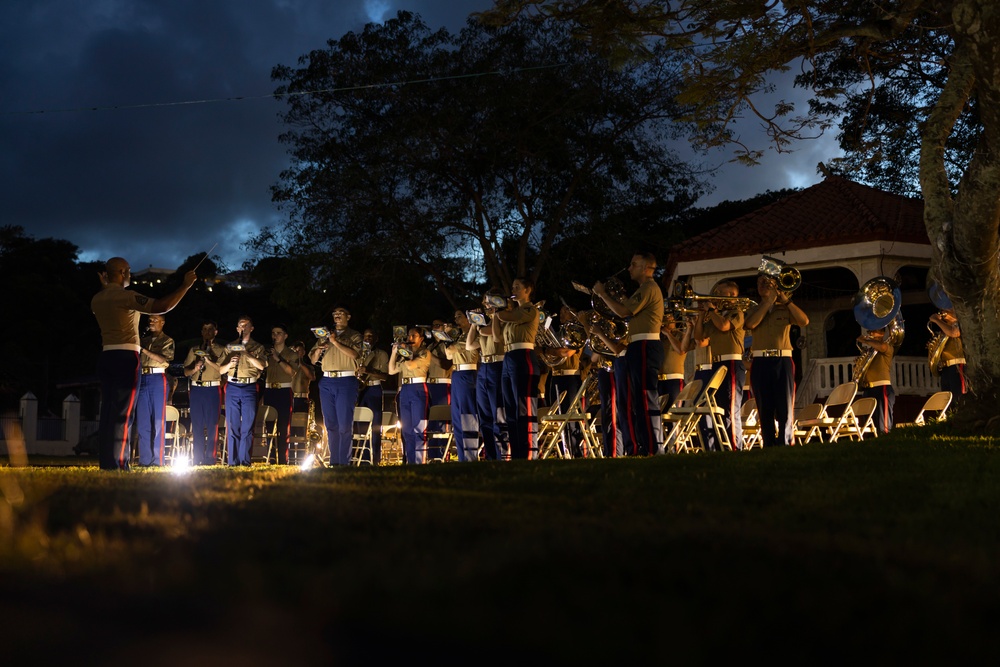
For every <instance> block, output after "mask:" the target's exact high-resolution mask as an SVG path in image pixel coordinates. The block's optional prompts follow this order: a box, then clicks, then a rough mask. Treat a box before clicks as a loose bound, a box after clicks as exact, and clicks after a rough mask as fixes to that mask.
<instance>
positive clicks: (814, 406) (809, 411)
mask: <svg viewBox="0 0 1000 667" xmlns="http://www.w3.org/2000/svg"><path fill="white" fill-rule="evenodd" d="M825 407H826V406H824V405H823V404H822V403H810V404H809V405H807V406H805V407H804V408H802V409H801V410H799V412H798V414H796V415H795V421H808V420H810V419H819V418H820V416H821V415H822V414H823V410H824V408H825Z"/></svg>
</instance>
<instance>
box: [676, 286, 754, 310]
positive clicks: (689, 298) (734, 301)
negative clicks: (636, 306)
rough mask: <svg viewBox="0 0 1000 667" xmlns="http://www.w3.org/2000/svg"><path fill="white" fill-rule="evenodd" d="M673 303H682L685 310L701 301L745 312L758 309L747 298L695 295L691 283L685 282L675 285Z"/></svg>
mask: <svg viewBox="0 0 1000 667" xmlns="http://www.w3.org/2000/svg"><path fill="white" fill-rule="evenodd" d="M673 301H675V302H680V303H681V305H682V306H683V307H684V308H689V307H690V306H691V305H692V304H694V303H697V302H699V301H705V302H708V301H710V302H713V303H716V304H724V305H726V306H729V307H730V308H735V309H736V310H741V311H743V312H746V311H748V310H751V309H753V308H756V307H757V302H756V301H754V300H753V299H751V298H749V297H745V296H711V295H708V294H695V292H694V290H693V289H692V288H691V283H689V282H685V281H680V282H678V283H676V284H674V298H673ZM695 312H697V311H695Z"/></svg>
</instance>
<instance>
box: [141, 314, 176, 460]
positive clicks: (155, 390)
mask: <svg viewBox="0 0 1000 667" xmlns="http://www.w3.org/2000/svg"><path fill="white" fill-rule="evenodd" d="M165 321H166V320H165V319H164V318H163V316H162V315H150V316H149V322H148V330H147V334H146V335H145V336H143V337H142V340H141V341H139V346H140V350H139V351H140V355H141V360H140V363H141V364H142V368H141V371H140V372H141V375H140V376H139V392H138V394H137V397H136V408H135V423H136V430H137V431H138V436H139V465H141V466H152V465H158V466H161V465H163V451H164V449H165V448H166V432H165V430H166V421H165V416H166V411H167V396H168V394H169V393H170V386H169V383H168V381H167V374H166V373H167V367H168V366H170V362H171V361H173V360H174V339H173V338H171V337H170V336H168V335H167V334H165V333H163V324H164V322H165Z"/></svg>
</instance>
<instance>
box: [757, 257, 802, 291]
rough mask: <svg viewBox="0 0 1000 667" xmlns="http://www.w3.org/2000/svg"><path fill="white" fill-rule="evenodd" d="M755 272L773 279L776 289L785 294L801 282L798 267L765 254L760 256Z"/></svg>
mask: <svg viewBox="0 0 1000 667" xmlns="http://www.w3.org/2000/svg"><path fill="white" fill-rule="evenodd" d="M757 273H758V274H759V275H765V276H768V277H769V278H771V279H773V280H774V284H775V285H776V286H777V288H778V291H779V292H785V293H786V294H787V293H790V292H794V291H795V290H797V289H798V288H799V285H801V284H802V274H801V273H800V272H799V270H798V269H796V268H795V267H794V266H789V265H788V264H785V263H784V262H782V261H781V260H780V259H775V258H774V257H768V256H767V255H764V256H763V257H762V258H761V260H760V267H759V268H758V269H757Z"/></svg>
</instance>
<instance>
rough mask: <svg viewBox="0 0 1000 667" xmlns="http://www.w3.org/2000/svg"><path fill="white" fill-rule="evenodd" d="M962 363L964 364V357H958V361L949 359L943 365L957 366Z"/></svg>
mask: <svg viewBox="0 0 1000 667" xmlns="http://www.w3.org/2000/svg"><path fill="white" fill-rule="evenodd" d="M964 363H965V357H959V358H958V359H949V360H948V361H946V362H944V365H945V366H957V365H959V364H964Z"/></svg>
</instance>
